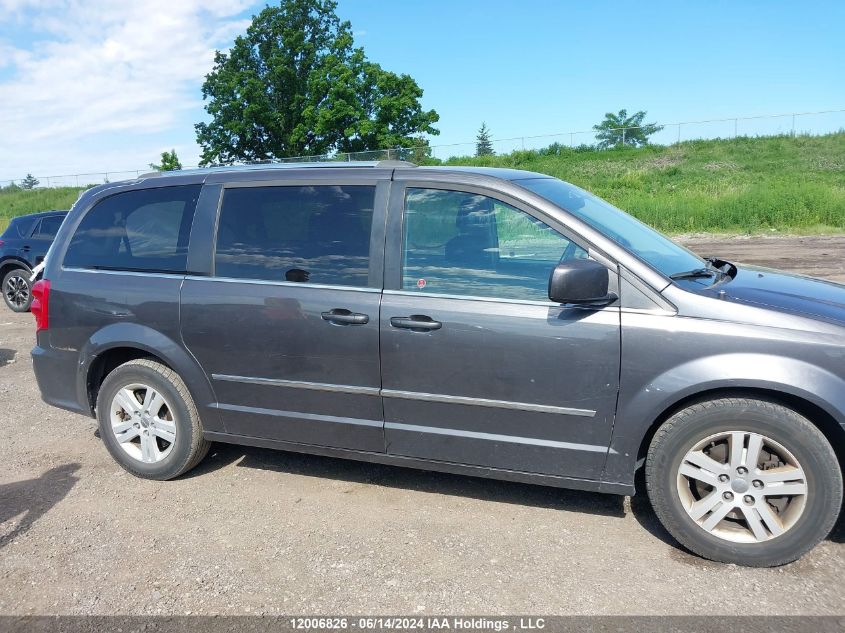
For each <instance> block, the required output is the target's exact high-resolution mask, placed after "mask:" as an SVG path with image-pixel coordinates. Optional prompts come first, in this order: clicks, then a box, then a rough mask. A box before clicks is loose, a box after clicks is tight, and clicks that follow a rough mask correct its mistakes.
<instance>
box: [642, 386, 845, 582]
mask: <svg viewBox="0 0 845 633" xmlns="http://www.w3.org/2000/svg"><path fill="white" fill-rule="evenodd" d="M646 485H647V488H648V494H649V498H650V499H651V502H652V505H653V506H654V510H655V513H656V514H657V516H658V518H659V519H660V521H661V522H662V523H663V525H664V526H665V527H666V529H667V530H668V531H669V532H670V533H671V534H672V536H674V537H675V538H676V539H677V540H678V541H680V543H681V544H682V545H684V546H685V547H687V548H688V549H689V550H691V551H693V552H695V553H697V554H699V555H701V556H704V557H705V558H710V559H713V560H718V561H722V562H728V563H737V564H740V565H749V566H755V567H768V566H774V565H782V564H784V563H789V562H791V561H794V560H796V559H797V558H799V557H800V556H802V555H803V554H804V553H806V552H807V551H809V550H810V549H812V548H813V547H814V546H815V545H816V544H817V543H819V542H820V541H821V540H822V539H823V538H824V537H825V536H827V534H828V533H829V532H830V530H831V529H832V528H833V525H834V523H835V522H836V519H837V517H838V515H839V509H840V506H841V503H842V472H841V469H840V466H839V463H838V461H837V459H836V454H835V453H834V451H833V449H832V447H831V446H830V443H829V442H828V441H827V439H826V438H825V437H824V435H823V434H822V433H821V431H819V429H818V428H817V427H816V426H814V425H813V424H812V423H810V421H809V420H807V419H806V418H805V417H803V416H801V415H799V414H798V413H796V412H795V411H792V410H791V409H788V408H786V407H784V406H781V405H779V404H775V403H772V402H767V401H763V400H751V399H734V398H728V399H720V400H712V401H707V402H701V403H698V404H695V405H692V406H690V407H688V408H687V409H684V410H682V411H680V412H678V413H676V414H675V415H673V416H672V417H671V418H669V419H668V420H667V421H666V422H665V423H664V424H663V426H661V427H660V429H659V430H658V431H657V433H656V434H655V436H654V440H653V441H652V443H651V447H650V449H649V453H648V458H647V460H646Z"/></svg>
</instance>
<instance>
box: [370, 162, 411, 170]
mask: <svg viewBox="0 0 845 633" xmlns="http://www.w3.org/2000/svg"><path fill="white" fill-rule="evenodd" d="M376 167H384V168H390V167H392V168H394V169H412V168H414V167H417V165H416V163H411V162H408V161H407V160H380V161H379V162H377V163H376Z"/></svg>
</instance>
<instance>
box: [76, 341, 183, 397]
mask: <svg viewBox="0 0 845 633" xmlns="http://www.w3.org/2000/svg"><path fill="white" fill-rule="evenodd" d="M140 358H148V359H150V360H154V361H156V362H159V363H161V364H162V365H165V366H167V367H170V365H168V364H167V363H166V362H165V361H164V360H162V359H161V358H159V357H158V356H156V355H155V354H151V353H150V352H148V351H146V350H143V349H138V348H137V347H113V348H111V349H109V350H106V351H105V352H103V353H102V354H100V355H99V356H97V357H96V358H95V359H94V362H92V363H91V367H90V368H89V369H88V383H87V387H88V405H89V406H90V407H91V411H93V410H94V408H95V407H96V406H97V395H98V394H99V392H100V386H101V385H102V384H103V380H105V378H106V376H108V375H109V374H110V373H111V372H112V371H113V370H114V369H116V368H117V367H119V366H120V365H122V364H123V363H128V362H129V361H130V360H138V359H140Z"/></svg>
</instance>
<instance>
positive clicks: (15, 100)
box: [0, 0, 252, 180]
mask: <svg viewBox="0 0 845 633" xmlns="http://www.w3.org/2000/svg"><path fill="white" fill-rule="evenodd" d="M251 4H252V0H176V1H175V2H174V1H172V0H148V1H146V2H115V1H114V0H0V24H5V25H6V26H0V60H2V61H0V71H2V76H0V77H5V79H4V78H0V139H2V140H0V143H2V145H3V147H4V149H5V151H3V154H4V156H5V157H9V156H13V157H14V162H15V164H9V162H8V160H6V161H3V163H2V164H0V180H2V179H6V178H19V177H20V176H21V175H22V174H21V173H19V172H20V171H24V172H33V173H36V172H38V173H42V174H48V173H49V172H50V170H51V169H52V170H59V172H58V173H67V171H68V170H72V169H76V170H80V171H90V170H103V171H105V170H107V169H125V168H127V167H129V166H135V165H136V163H134V162H130V161H135V160H138V159H140V156H139V152H140V151H141V150H142V148H143V151H145V152H148V151H149V150H150V149H151V148H152V147H154V148H155V151H154V153H153V154H152V155H149V154H146V155H145V158H144V162H143V163H141V164H140V165H139V166H140V167H143V165H144V164H146V163H147V162H150V161H152V160H155V159H156V158H157V153H158V152H160V151H161V150H162V149H169V148H170V147H171V146H172V145H174V144H175V145H181V146H183V147H186V148H189V149H188V151H192V150H193V151H195V146H193V144H192V141H193V136H194V135H193V128H192V125H191V124H192V123H193V122H195V120H196V119H198V117H199V116H200V115H201V114H202V111H201V104H202V101H201V99H202V95H201V92H200V86H201V84H202V81H203V78H204V77H205V75H206V73H208V71H209V70H210V69H211V67H212V63H213V55H214V50H215V49H216V48H218V49H219V48H227V47H228V46H229V45H230V44H231V41H232V39H233V38H234V36H235V35H237V34H238V33H239V32H242V31H243V30H244V29H245V28H246V26H247V25H248V23H249V21H248V20H247V21H244V20H243V18H242V16H241V15H240V14H241V13H242V12H243V11H244V10H245V9H246V8H247V7H248V6H250V5H251ZM12 23H14V25H12ZM6 28H14V29H16V30H17V32H18V33H23V32H26V33H31V34H32V38H31V42H30V43H29V44H27V45H24V46H22V45H21V44H20V43H19V40H20V37H17V38H16V40H15V41H17V42H18V43H17V44H12V42H13V40H12V38H11V36H10V35H7V36H6V37H5V39H6V41H5V42H4V41H3V39H4V36H3V30H4V29H6ZM171 132H172V138H173V140H168V141H165V145H166V147H159V145H158V144H156V142H154V141H153V135H156V137H161V136H162V135H164V136H168V134H169V133H171ZM168 138H170V137H169V136H168ZM102 148H106V149H105V151H102ZM120 156H125V159H124V160H121V161H120V163H121V164H119V165H117V164H104V162H105V161H106V160H110V161H116V160H118V159H119V157H120ZM182 158H183V163H186V164H188V163H191V162H192V161H195V160H196V156H184V157H182ZM53 173H56V172H55V171H54V172H53Z"/></svg>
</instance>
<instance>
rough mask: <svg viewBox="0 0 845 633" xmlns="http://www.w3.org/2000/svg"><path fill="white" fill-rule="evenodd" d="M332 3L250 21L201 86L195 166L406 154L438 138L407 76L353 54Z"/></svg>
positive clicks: (315, 1) (298, 2)
mask: <svg viewBox="0 0 845 633" xmlns="http://www.w3.org/2000/svg"><path fill="white" fill-rule="evenodd" d="M336 7H337V3H336V2H335V1H334V0H281V2H280V4H279V6H277V7H269V6H268V7H266V8H265V9H264V10H263V11H261V13H259V14H258V15H257V16H255V17H254V18H253V20H252V24H251V25H250V26H249V28H248V29H247V31H246V34H245V35H242V36H239V37H238V38H237V39H236V40H235V44H234V46H233V47H232V48H231V50H230V51H229V52H228V53H222V52H219V51H218V52H217V53H216V55H215V60H214V68H213V69H212V71H211V73H209V74H208V75H207V76H206V79H205V82H204V84H203V87H202V93H203V98H204V100H206V101H207V103H206V105H205V109H206V112H208V114H209V115H210V116H211V121H210V122H208V123H198V124H197V125H196V126H195V128H196V132H197V142H198V143H199V144H200V145H201V146H202V148H203V153H202V161H201V164H202V165H208V164H230V163H233V162H235V161H257V160H267V159H274V158H283V157H288V156H305V155H316V154H327V153H331V152H344V153H345V152H360V151H364V150H374V149H382V148H387V147H391V148H392V147H409V146H411V147H413V146H416V145H418V144H419V143H418V137H419V136H420V135H422V134H438V133H439V132H438V130H436V129H435V128H434V127H433V124H434V123H436V122H437V121H438V120H439V118H440V117H439V116H438V114H437V113H436V112H435V111H434V110H427V111H426V110H423V109H422V106H421V105H420V98H421V97H422V94H423V91H422V89H421V88H420V87H419V86H418V85H417V83H416V81H414V79H413V78H412V77H410V76H409V75H405V74H401V75H397V74H395V73H392V72H389V71H386V70H384V69H383V68H382V67H381V66H379V65H378V64H376V63H373V62H370V61H368V60H367V58H366V56H365V55H364V51H363V49H362V48H355V47H354V42H353V38H352V28H351V25H350V24H349V22H342V21H341V20H340V19H339V18H338V16H337V14H336V13H335V9H336Z"/></svg>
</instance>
